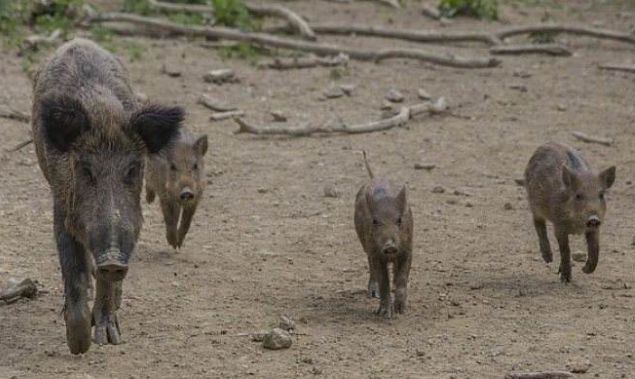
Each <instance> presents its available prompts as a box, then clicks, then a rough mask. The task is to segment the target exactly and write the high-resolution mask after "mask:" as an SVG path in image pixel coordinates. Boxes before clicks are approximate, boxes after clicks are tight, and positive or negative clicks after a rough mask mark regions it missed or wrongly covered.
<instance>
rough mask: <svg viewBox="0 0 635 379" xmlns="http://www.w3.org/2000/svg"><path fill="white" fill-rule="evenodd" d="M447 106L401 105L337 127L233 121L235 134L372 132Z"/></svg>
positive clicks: (440, 100) (402, 123) (433, 104)
mask: <svg viewBox="0 0 635 379" xmlns="http://www.w3.org/2000/svg"><path fill="white" fill-rule="evenodd" d="M446 108H447V106H446V104H445V99H444V98H440V99H439V100H437V102H436V103H423V104H416V105H413V106H410V107H402V108H401V110H400V111H399V113H398V114H397V115H396V116H393V117H390V118H387V119H383V120H379V121H372V122H369V123H365V124H359V125H351V126H346V125H341V126H337V127H323V126H322V127H319V126H318V127H314V126H309V125H305V126H300V127H295V128H293V127H292V128H290V127H288V126H279V125H271V126H268V127H255V126H253V125H250V124H248V123H247V122H245V120H243V119H240V118H235V119H234V121H235V122H236V123H237V124H238V126H239V129H238V130H237V131H236V132H235V133H236V134H240V133H249V134H256V135H284V136H291V137H307V136H310V135H313V134H336V133H342V134H360V133H372V132H377V131H382V130H388V129H391V128H394V127H398V126H401V125H404V124H406V123H407V122H408V120H410V119H412V118H413V117H414V116H416V115H419V114H422V113H426V112H427V113H430V114H434V113H440V112H443V111H444V110H445V109H446Z"/></svg>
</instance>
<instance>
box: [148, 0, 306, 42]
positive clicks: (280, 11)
mask: <svg viewBox="0 0 635 379" xmlns="http://www.w3.org/2000/svg"><path fill="white" fill-rule="evenodd" d="M149 4H150V5H151V6H152V7H154V8H156V9H161V10H165V11H172V12H189V13H208V14H213V13H214V8H213V7H211V6H207V5H197V4H173V3H166V2H163V1H157V0H149ZM245 8H247V11H249V13H252V14H254V15H256V16H261V17H278V18H282V19H284V20H286V21H287V22H288V23H289V25H290V26H291V27H292V28H293V29H294V30H296V31H297V32H298V33H299V34H300V35H301V36H303V37H304V38H306V39H308V40H311V41H313V40H315V39H316V37H315V32H313V30H311V27H309V25H308V24H307V23H306V21H304V19H303V18H302V17H300V15H298V14H297V13H295V12H293V11H292V10H290V9H289V8H286V7H283V6H282V5H279V4H255V3H245Z"/></svg>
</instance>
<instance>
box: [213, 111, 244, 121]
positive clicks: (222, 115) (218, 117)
mask: <svg viewBox="0 0 635 379" xmlns="http://www.w3.org/2000/svg"><path fill="white" fill-rule="evenodd" d="M244 115H245V112H244V111H239V110H236V111H227V112H218V113H214V114H212V115H211V116H210V117H209V119H210V120H211V121H222V120H227V119H228V118H237V117H242V116H244Z"/></svg>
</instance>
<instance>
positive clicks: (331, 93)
mask: <svg viewBox="0 0 635 379" xmlns="http://www.w3.org/2000/svg"><path fill="white" fill-rule="evenodd" d="M322 95H323V96H324V97H325V98H326V99H337V98H338V97H342V96H344V90H342V88H341V87H339V86H330V87H329V88H327V89H325V90H324V91H323V92H322Z"/></svg>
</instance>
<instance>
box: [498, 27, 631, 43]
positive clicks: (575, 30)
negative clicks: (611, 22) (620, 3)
mask: <svg viewBox="0 0 635 379" xmlns="http://www.w3.org/2000/svg"><path fill="white" fill-rule="evenodd" d="M532 33H567V34H574V35H581V36H587V37H595V38H600V39H609V40H614V41H620V42H625V43H629V44H631V45H635V35H633V34H629V33H621V32H616V31H613V30H607V29H597V28H587V27H584V26H577V25H561V24H540V25H529V26H519V27H511V28H507V29H503V30H500V31H498V32H496V33H494V34H495V35H496V36H497V37H498V38H499V39H501V40H505V39H506V38H510V37H513V36H517V35H520V34H532Z"/></svg>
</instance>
